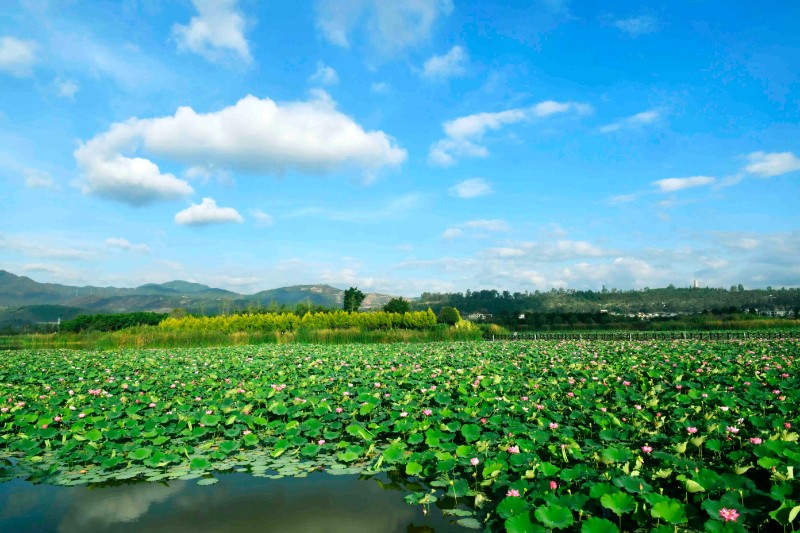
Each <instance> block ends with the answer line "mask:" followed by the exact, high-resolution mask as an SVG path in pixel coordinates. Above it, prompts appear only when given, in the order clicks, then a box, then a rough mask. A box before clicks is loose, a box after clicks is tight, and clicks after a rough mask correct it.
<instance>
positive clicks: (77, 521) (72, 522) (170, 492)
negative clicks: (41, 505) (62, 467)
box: [58, 481, 186, 533]
mask: <svg viewBox="0 0 800 533" xmlns="http://www.w3.org/2000/svg"><path fill="white" fill-rule="evenodd" d="M185 484H186V481H173V482H171V483H169V485H166V484H160V483H142V484H137V485H123V486H119V487H105V488H102V489H98V488H87V487H81V488H79V489H77V490H76V491H75V492H74V493H72V494H70V495H69V496H68V497H69V499H70V502H69V511H68V512H67V513H66V514H65V515H64V517H63V520H62V521H61V524H60V525H59V526H58V531H59V532H60V533H83V532H84V531H105V530H111V529H116V527H113V528H112V527H109V526H116V524H117V523H118V522H133V521H135V520H137V519H139V518H140V517H141V516H143V515H145V514H146V513H147V512H148V511H149V510H150V507H151V506H152V505H154V504H157V503H160V502H163V501H165V500H168V499H169V498H170V497H172V496H174V495H175V494H178V493H179V492H180V491H181V489H183V488H184V486H185ZM66 496H67V493H64V494H62V497H66Z"/></svg>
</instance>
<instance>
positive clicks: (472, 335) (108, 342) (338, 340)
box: [0, 326, 480, 350]
mask: <svg viewBox="0 0 800 533" xmlns="http://www.w3.org/2000/svg"><path fill="white" fill-rule="evenodd" d="M478 339H480V331H479V330H477V329H474V330H468V331H464V330H458V329H454V328H435V329H432V330H404V329H393V330H377V331H362V330H359V329H356V328H352V329H321V330H304V329H300V330H297V331H292V332H285V333H279V332H258V331H255V332H254V331H250V332H233V333H223V332H220V331H164V330H162V329H160V328H158V327H153V326H140V327H135V328H128V329H124V330H120V331H114V332H83V333H33V334H28V335H15V336H6V337H0V349H4V348H5V349H48V348H76V349H97V350H110V349H123V348H202V347H210V346H246V345H261V344H289V343H300V344H387V343H393V342H437V341H457V340H478Z"/></svg>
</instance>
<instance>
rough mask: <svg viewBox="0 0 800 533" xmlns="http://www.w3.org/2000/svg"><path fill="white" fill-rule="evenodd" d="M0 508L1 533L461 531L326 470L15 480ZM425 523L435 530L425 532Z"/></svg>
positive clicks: (394, 494) (1, 487) (393, 494)
mask: <svg viewBox="0 0 800 533" xmlns="http://www.w3.org/2000/svg"><path fill="white" fill-rule="evenodd" d="M11 485H14V486H13V487H12V486H11ZM7 489H9V490H7ZM0 503H2V504H3V507H2V511H0V531H15V532H19V533H23V532H27V531H37V532H39V531H41V532H45V531H47V532H50V531H52V532H58V533H79V532H80V533H82V532H85V531H91V532H92V533H105V532H112V531H113V532H114V533H117V532H121V533H124V532H137V533H138V532H154V533H161V532H163V533H217V532H218V533H223V532H224V533H228V532H230V533H236V532H245V531H246V532H248V533H251V532H254V531H269V532H276V533H280V532H299V533H306V532H308V533H311V532H313V533H345V532H346V533H381V532H387V533H392V532H398V533H399V532H403V533H405V532H407V531H415V532H419V531H428V532H433V531H435V532H436V533H444V532H447V531H460V529H459V528H457V527H456V526H454V525H451V524H450V523H449V521H447V520H445V519H442V518H441V517H440V516H438V511H437V510H436V509H433V510H432V514H433V515H434V516H432V517H431V516H429V517H426V518H423V517H422V515H421V511H420V508H419V507H418V506H417V507H412V506H409V505H407V504H406V503H405V502H404V501H403V493H401V492H398V491H391V490H383V489H381V487H380V486H379V485H378V483H376V482H375V481H372V480H366V481H358V480H357V479H354V477H352V476H330V475H327V474H323V473H315V474H312V475H310V476H309V477H307V478H303V479H297V478H285V479H282V480H279V481H274V480H269V479H265V478H255V477H252V476H248V475H226V476H222V477H221V478H220V482H219V483H217V484H216V485H212V486H206V487H202V486H198V485H197V484H196V483H195V482H194V481H188V482H185V481H170V482H169V483H168V484H159V483H139V484H132V485H123V486H118V487H107V488H92V489H90V488H87V487H67V488H60V487H49V486H44V485H31V484H29V483H21V482H12V483H5V484H0ZM412 523H415V524H416V525H415V526H414V527H412ZM423 524H427V525H429V526H431V528H430V529H428V528H425V527H422V528H420V527H418V526H421V525H423Z"/></svg>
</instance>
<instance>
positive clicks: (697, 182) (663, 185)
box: [653, 176, 716, 192]
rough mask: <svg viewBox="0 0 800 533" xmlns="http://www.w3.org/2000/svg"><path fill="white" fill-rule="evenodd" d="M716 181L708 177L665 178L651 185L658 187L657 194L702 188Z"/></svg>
mask: <svg viewBox="0 0 800 533" xmlns="http://www.w3.org/2000/svg"><path fill="white" fill-rule="evenodd" d="M715 181H716V179H715V178H712V177H710V176H692V177H690V178H666V179H663V180H658V181H654V182H653V185H655V186H656V187H658V192H674V191H680V190H681V189H688V188H691V187H702V186H704V185H711V184H712V183H714V182H715Z"/></svg>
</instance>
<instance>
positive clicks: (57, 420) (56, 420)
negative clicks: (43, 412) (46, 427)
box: [53, 416, 61, 422]
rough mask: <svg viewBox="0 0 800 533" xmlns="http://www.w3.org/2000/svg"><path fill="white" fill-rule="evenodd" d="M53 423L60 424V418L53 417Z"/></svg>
mask: <svg viewBox="0 0 800 533" xmlns="http://www.w3.org/2000/svg"><path fill="white" fill-rule="evenodd" d="M53 422H61V417H60V416H54V417H53Z"/></svg>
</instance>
